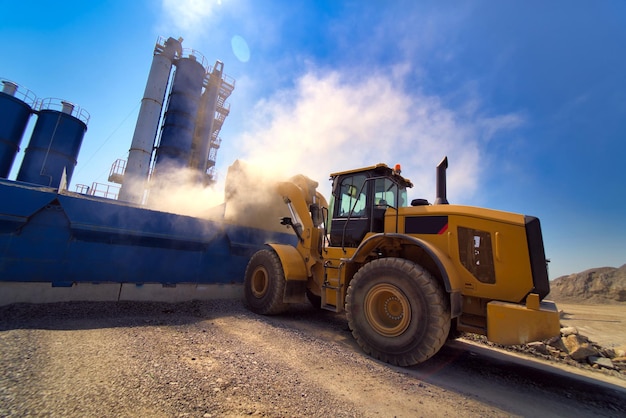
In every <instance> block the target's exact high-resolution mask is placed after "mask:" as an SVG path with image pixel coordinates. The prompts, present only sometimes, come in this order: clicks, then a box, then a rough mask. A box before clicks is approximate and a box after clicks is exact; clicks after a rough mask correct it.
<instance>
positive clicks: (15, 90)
mask: <svg viewBox="0 0 626 418" xmlns="http://www.w3.org/2000/svg"><path fill="white" fill-rule="evenodd" d="M0 82H1V83H2V91H0V120H1V121H2V123H0V178H7V177H8V176H9V173H10V172H11V167H12V166H13V162H14V161H15V156H16V155H17V153H18V152H19V150H20V143H21V142H22V136H24V131H25V130H26V125H28V120H29V119H30V115H31V114H32V106H33V104H34V103H35V100H36V98H35V95H34V94H33V93H32V92H31V91H30V90H28V89H23V88H21V89H20V87H19V86H18V85H17V84H16V83H14V82H12V81H9V80H0Z"/></svg>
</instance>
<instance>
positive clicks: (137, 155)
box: [118, 38, 182, 203]
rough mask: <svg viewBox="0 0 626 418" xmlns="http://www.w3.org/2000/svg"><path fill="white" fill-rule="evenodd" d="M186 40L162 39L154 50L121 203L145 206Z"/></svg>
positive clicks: (120, 195)
mask: <svg viewBox="0 0 626 418" xmlns="http://www.w3.org/2000/svg"><path fill="white" fill-rule="evenodd" d="M181 42H182V38H178V39H174V38H168V39H167V40H164V39H162V38H159V39H158V40H157V43H156V45H155V47H154V56H153V58H152V66H151V67H150V74H149V76H148V81H147V83H146V88H145V90H144V94H143V99H142V100H141V108H140V109H139V116H138V117H137V124H136V126H135V133H134V134H133V140H132V143H131V146H130V150H129V152H128V163H127V164H126V170H125V172H124V176H123V180H122V187H121V189H120V194H119V198H118V199H119V200H122V201H126V202H132V203H142V201H143V195H144V191H145V186H146V181H147V180H148V174H149V172H150V162H151V161H152V151H153V150H154V146H155V138H156V136H157V130H158V127H159V121H160V119H161V111H162V107H163V100H164V98H165V92H166V91H167V86H168V83H169V79H170V72H171V70H172V65H173V64H174V61H175V60H177V59H178V58H180V56H181V55H182V46H181Z"/></svg>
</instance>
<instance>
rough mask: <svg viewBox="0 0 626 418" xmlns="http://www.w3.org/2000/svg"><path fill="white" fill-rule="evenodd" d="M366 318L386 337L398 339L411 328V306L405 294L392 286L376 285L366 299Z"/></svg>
mask: <svg viewBox="0 0 626 418" xmlns="http://www.w3.org/2000/svg"><path fill="white" fill-rule="evenodd" d="M364 310H365V317H366V318H367V321H368V322H369V324H370V325H371V326H372V328H374V330H376V332H378V333H379V334H381V335H384V336H385V337H397V336H398V335H401V334H402V333H403V332H404V331H406V329H407V328H408V327H409V323H410V322H411V305H409V300H408V299H407V297H406V296H405V295H404V293H403V292H402V291H401V290H400V289H398V288H397V287H396V286H393V285H390V284H386V283H385V284H377V285H375V286H374V287H373V288H372V289H371V290H370V291H369V292H368V294H367V296H366V297H365V304H364Z"/></svg>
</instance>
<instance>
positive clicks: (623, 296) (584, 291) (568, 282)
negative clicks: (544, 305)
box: [548, 264, 626, 303]
mask: <svg viewBox="0 0 626 418" xmlns="http://www.w3.org/2000/svg"><path fill="white" fill-rule="evenodd" d="M548 297H549V298H550V299H552V300H555V301H557V302H558V301H561V302H569V303H626V264H624V265H623V266H621V267H620V268H614V267H600V268H594V269H590V270H586V271H583V272H581V273H575V274H570V275H569V276H561V277H559V278H558V279H555V280H553V281H552V282H550V295H549V296H548Z"/></svg>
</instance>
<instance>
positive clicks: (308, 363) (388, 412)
mask: <svg viewBox="0 0 626 418" xmlns="http://www.w3.org/2000/svg"><path fill="white" fill-rule="evenodd" d="M287 322H290V321H287ZM214 325H215V326H217V327H218V328H220V331H221V332H223V333H225V334H229V335H231V336H232V339H235V340H238V341H240V343H241V344H242V346H245V347H253V348H254V350H255V354H256V355H257V356H260V357H262V358H263V359H265V360H266V361H268V363H270V364H273V365H274V367H281V368H286V370H285V371H284V372H283V373H288V374H289V375H290V376H298V378H299V379H300V380H301V381H303V382H308V384H309V385H310V386H311V387H312V390H313V391H315V392H317V393H320V394H322V396H323V397H324V398H325V399H327V400H329V401H332V402H338V403H339V404H343V405H345V406H346V407H347V408H348V410H354V411H358V414H363V415H364V416H382V417H389V416H393V417H420V416H421V417H430V416H445V415H447V413H446V412H445V411H454V415H456V414H459V415H463V416H481V417H489V416H502V415H506V413H505V412H504V411H502V410H498V409H494V408H492V407H490V406H486V405H484V404H481V403H479V402H476V401H474V400H472V399H470V398H467V397H464V396H462V395H458V394H454V393H451V392H448V391H446V390H444V389H441V388H438V387H435V386H431V385H428V384H424V383H423V382H421V381H419V380H417V379H414V378H412V377H410V376H409V375H408V374H406V373H403V372H402V371H400V370H399V369H397V368H394V367H392V366H389V365H387V364H382V363H379V362H377V361H376V360H373V359H370V358H369V357H366V356H365V355H363V354H362V353H360V352H355V351H352V350H351V349H350V348H348V347H346V345H345V344H342V343H341V342H339V343H337V342H333V341H327V340H323V339H318V338H316V336H315V335H311V334H310V333H308V332H307V331H304V332H303V331H302V330H300V329H293V328H291V326H290V325H287V326H285V325H284V324H282V323H281V320H280V318H278V319H274V318H267V317H260V318H259V319H257V320H251V318H239V317H235V318H219V319H217V320H215V321H214ZM251 372H252V370H251Z"/></svg>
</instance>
